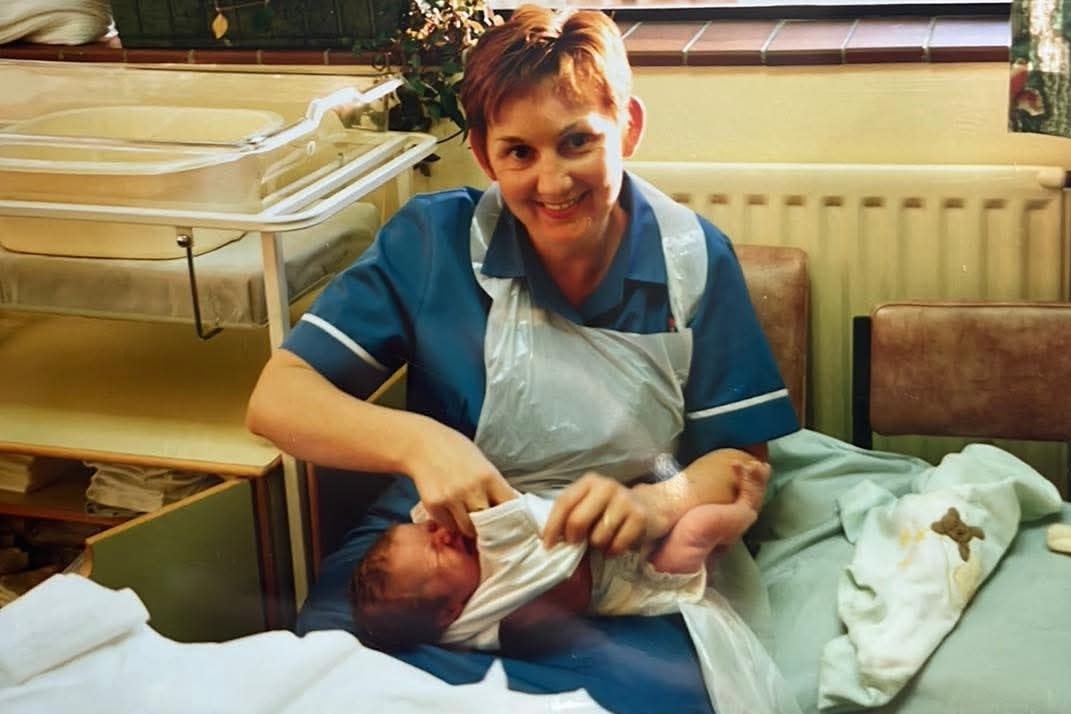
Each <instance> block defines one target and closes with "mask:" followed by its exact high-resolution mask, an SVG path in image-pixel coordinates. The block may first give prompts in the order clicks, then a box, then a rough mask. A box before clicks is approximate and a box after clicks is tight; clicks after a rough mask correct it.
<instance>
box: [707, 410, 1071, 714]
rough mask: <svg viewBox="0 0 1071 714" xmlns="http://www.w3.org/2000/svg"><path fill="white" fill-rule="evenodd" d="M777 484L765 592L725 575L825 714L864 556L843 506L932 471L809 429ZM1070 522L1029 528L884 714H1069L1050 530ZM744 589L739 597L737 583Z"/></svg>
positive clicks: (791, 441) (1062, 574) (1070, 563)
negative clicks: (853, 574) (846, 584)
mask: <svg viewBox="0 0 1071 714" xmlns="http://www.w3.org/2000/svg"><path fill="white" fill-rule="evenodd" d="M770 451H771V463H772V464H773V467H774V477H773V480H772V482H771V487H770V494H769V500H768V502H767V505H766V506H765V508H764V509H763V513H762V517H761V519H760V521H759V523H758V524H757V526H756V529H755V532H756V533H757V534H758V537H759V540H760V542H761V549H760V551H759V555H758V558H757V564H758V569H759V573H760V575H759V577H761V580H762V584H763V585H764V586H765V587H764V588H763V587H760V588H755V587H753V586H752V587H749V586H748V585H746V584H745V585H741V583H742V582H744V583H746V582H747V579H746V578H738V574H739V573H740V572H741V570H742V568H726V569H725V570H724V571H723V573H722V574H721V575H720V577H719V576H716V577H715V580H716V581H718V580H720V581H722V582H720V583H718V582H716V583H715V585H716V587H719V588H722V587H724V588H725V590H726V594H727V596H728V597H730V598H731V599H732V600H733V603H734V605H735V606H736V607H737V609H738V610H739V611H740V612H741V614H742V615H744V616H745V618H747V619H748V620H749V621H750V622H752V623H753V625H754V626H755V629H756V631H757V632H758V633H759V635H760V637H762V638H763V639H764V641H765V642H766V643H767V646H768V648H769V649H770V651H771V654H772V655H773V657H774V660H775V661H776V662H777V664H778V665H779V667H780V668H781V670H782V673H783V674H784V675H785V678H786V679H787V680H788V683H789V686H790V687H791V688H792V690H793V692H794V693H795V695H796V697H797V699H798V700H799V702H800V705H801V706H802V707H803V709H804V711H805V712H816V711H817V710H818V671H819V659H820V657H821V654H822V650H823V648H824V647H825V646H826V644H827V643H828V642H830V641H831V640H833V639H835V638H837V637H839V636H841V635H843V634H844V628H843V626H842V624H841V622H840V619H839V618H838V615H837V588H838V583H839V582H840V579H841V576H842V574H843V573H844V570H845V568H846V567H847V566H848V565H849V563H850V562H851V559H852V556H853V551H854V547H853V545H852V544H851V543H849V542H848V540H847V539H846V538H845V536H844V533H843V530H842V527H841V519H840V516H839V514H838V512H837V505H836V504H837V499H838V498H839V497H840V496H842V495H843V494H844V493H846V492H847V491H849V490H850V489H852V488H853V487H855V486H856V485H858V484H860V483H862V482H864V481H873V482H875V483H878V484H880V485H881V486H882V487H883V488H885V489H887V490H889V491H890V492H892V493H893V494H895V495H898V496H900V495H904V494H907V493H909V492H911V490H912V483H913V481H914V480H915V479H916V478H917V477H918V476H919V475H920V474H921V473H923V472H924V471H926V470H927V469H929V468H930V464H928V463H926V462H924V461H921V460H919V459H915V458H912V457H908V456H903V455H897V454H888V453H882V452H874V451H865V450H862V449H857V448H855V447H853V446H851V445H850V444H846V443H844V442H841V441H838V440H836V439H833V438H831V437H828V436H824V435H822V434H818V433H815V432H810V431H801V432H798V433H796V434H793V435H791V436H788V437H785V438H783V439H779V440H777V441H775V442H773V443H771V450H770ZM1054 522H1064V523H1071V506H1068V505H1067V504H1064V505H1063V508H1062V511H1061V512H1060V513H1059V514H1057V515H1055V516H1050V517H1047V518H1044V519H1041V520H1038V521H1035V522H1032V523H1024V524H1023V525H1022V527H1021V529H1020V532H1019V534H1018V535H1017V536H1016V537H1015V539H1014V540H1013V541H1012V543H1011V546H1010V547H1009V548H1008V550H1007V552H1006V554H1005V556H1004V558H1003V560H1001V562H1000V564H999V565H998V566H997V567H996V569H995V570H994V571H993V573H992V575H990V577H989V578H988V579H987V580H986V582H985V583H984V584H983V585H982V587H981V589H980V590H979V591H978V593H977V594H976V595H975V597H974V599H973V600H972V601H971V602H970V603H969V604H968V606H967V608H966V610H965V611H964V613H963V616H962V618H961V619H960V621H959V623H958V625H957V626H956V627H955V628H954V629H953V630H952V631H951V633H950V634H949V635H948V636H947V637H946V638H945V639H944V641H943V642H942V643H941V644H940V646H939V647H938V648H937V650H936V652H935V653H934V654H933V655H932V656H931V657H930V658H929V660H928V661H927V662H926V664H925V665H923V667H922V670H921V671H920V673H919V674H918V675H917V676H915V677H913V678H912V679H911V680H910V681H909V682H908V683H907V685H906V686H905V687H904V689H903V690H902V691H901V692H900V693H899V694H898V695H897V696H896V697H895V698H894V699H893V700H892V701H891V702H890V703H888V704H887V705H885V706H883V707H880V708H877V709H874V710H873V711H880V712H890V713H891V712H896V713H898V714H943V713H945V712H949V713H951V712H971V714H987V713H989V712H991V713H992V714H1006V713H1007V712H1012V711H1015V712H1027V711H1029V712H1036V713H1038V714H1049V713H1051V714H1063V712H1066V711H1067V710H1068V709H1067V708H1068V702H1071V677H1068V676H1067V675H1068V670H1067V663H1068V662H1069V661H1071V654H1069V647H1071V558H1069V557H1068V556H1066V555H1061V554H1057V553H1052V552H1050V551H1049V550H1048V549H1047V548H1046V546H1045V538H1044V536H1045V533H1044V531H1045V527H1046V526H1047V525H1048V524H1050V523H1054ZM734 579H736V590H737V592H736V593H735V597H734V593H733V592H732V588H731V587H730V585H731V584H732V581H733V580H734Z"/></svg>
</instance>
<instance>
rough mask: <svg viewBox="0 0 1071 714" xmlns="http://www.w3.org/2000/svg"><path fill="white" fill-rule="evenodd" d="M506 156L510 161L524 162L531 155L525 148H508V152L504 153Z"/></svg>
mask: <svg viewBox="0 0 1071 714" xmlns="http://www.w3.org/2000/svg"><path fill="white" fill-rule="evenodd" d="M506 155H507V156H509V157H510V158H511V159H518V160H520V161H524V160H525V159H527V158H528V157H529V156H531V155H532V150H531V149H530V148H529V147H527V146H513V147H510V149H509V151H507V152H506Z"/></svg>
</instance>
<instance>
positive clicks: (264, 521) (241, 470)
mask: <svg viewBox="0 0 1071 714" xmlns="http://www.w3.org/2000/svg"><path fill="white" fill-rule="evenodd" d="M0 335H2V339H0V394H3V398H2V399H0V452H9V453H22V454H32V455H43V456H57V457H62V458H69V459H77V460H91V461H99V462H114V463H127V464H139V465H145V466H163V467H169V468H174V469H179V470H184V471H193V472H202V473H211V474H216V475H218V476H221V477H222V478H223V479H224V481H223V482H222V483H220V484H218V485H216V486H213V487H211V488H209V489H207V490H205V491H202V492H200V493H198V494H196V495H194V496H191V497H189V498H186V499H183V500H181V501H179V502H176V503H173V504H170V505H167V506H164V507H163V508H161V509H159V510H157V511H154V512H152V513H148V514H145V515H143V516H139V517H136V518H132V519H129V520H128V519H122V518H114V517H99V516H95V515H90V514H87V513H86V512H85V509H84V505H83V503H84V494H85V486H86V480H87V477H81V478H78V479H67V480H61V481H58V482H55V483H53V484H51V485H49V486H46V487H44V488H42V489H40V490H37V491H33V492H30V493H28V494H16V493H10V492H0V515H15V516H23V517H28V518H43V519H52V520H59V521H71V522H79V523H88V524H96V525H100V526H102V527H105V530H103V531H101V532H100V533H98V534H97V535H94V536H91V537H90V538H89V539H88V540H87V542H86V549H85V554H84V559H83V561H82V562H81V564H80V566H79V569H80V571H81V572H82V573H83V574H84V575H86V576H88V577H90V578H92V579H93V580H95V581H97V582H100V583H102V584H104V585H108V586H110V587H133V588H134V589H135V590H136V591H137V592H138V594H139V596H140V597H141V598H142V600H143V601H144V602H145V604H146V606H147V608H148V609H149V612H150V614H151V616H152V624H153V626H154V627H155V628H156V629H158V630H159V631H160V632H162V633H163V634H165V635H167V636H169V637H173V638H175V639H179V640H186V641H192V640H213V639H224V638H229V637H235V636H239V635H243V634H249V633H252V632H256V631H260V630H262V629H265V628H268V627H281V626H286V625H287V624H289V619H290V617H291V616H292V605H288V603H289V602H290V601H291V600H292V592H291V590H290V589H289V577H290V571H289V566H288V563H287V560H286V558H280V557H279V554H280V553H283V554H285V553H286V542H285V537H284V536H283V534H284V533H285V528H284V527H282V526H283V525H285V524H284V522H283V520H282V519H283V508H282V494H281V483H280V482H281V475H280V474H281V469H280V454H279V452H278V450H277V449H275V448H274V447H273V446H272V445H271V444H269V443H267V442H266V441H263V440H261V439H258V438H257V437H254V436H253V435H251V434H249V433H248V432H247V431H246V430H245V428H244V425H243V417H244V409H245V402H246V400H247V398H248V395H249V392H250V390H251V389H252V386H253V383H254V381H255V379H256V376H257V373H258V371H259V368H260V366H261V365H262V364H263V362H264V360H265V359H267V355H268V340H267V336H266V334H265V331H264V330H226V331H224V332H222V333H220V334H219V335H217V336H216V338H214V339H213V340H210V341H208V342H203V341H201V340H199V339H198V338H197V336H196V335H195V334H194V333H193V331H192V330H191V329H190V328H189V326H188V325H180V324H159V323H144V322H124V321H114V320H101V319H91V318H85V317H77V316H58V315H36V314H27V313H0Z"/></svg>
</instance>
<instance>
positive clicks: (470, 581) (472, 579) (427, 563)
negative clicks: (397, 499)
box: [390, 521, 480, 625]
mask: <svg viewBox="0 0 1071 714" xmlns="http://www.w3.org/2000/svg"><path fill="white" fill-rule="evenodd" d="M390 562H391V566H390V572H391V587H392V589H393V590H395V591H396V592H398V593H404V594H409V595H420V596H421V597H423V598H426V599H429V600H430V599H438V598H442V599H443V600H444V601H446V602H447V603H448V606H447V608H446V611H445V613H444V616H445V617H446V618H448V621H447V622H446V623H443V624H444V625H445V624H449V622H452V621H453V620H454V619H456V618H457V616H458V615H459V614H460V613H461V609H462V608H463V607H464V605H465V603H466V602H468V599H469V598H470V597H472V593H473V592H475V590H476V586H477V585H479V584H480V562H479V557H478V556H477V554H476V544H475V543H474V542H473V541H472V540H470V539H468V538H466V537H464V536H463V535H461V534H460V533H457V532H455V531H452V530H450V529H448V528H444V527H443V526H440V525H439V524H438V523H436V522H435V521H427V522H425V523H404V524H401V525H398V526H395V527H394V528H393V529H392V536H391V547H390Z"/></svg>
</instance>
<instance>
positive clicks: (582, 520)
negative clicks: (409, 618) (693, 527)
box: [248, 6, 798, 553]
mask: <svg viewBox="0 0 1071 714" xmlns="http://www.w3.org/2000/svg"><path fill="white" fill-rule="evenodd" d="M462 103H463V105H464V110H465V114H466V116H467V118H468V122H469V126H470V141H471V146H472V151H473V154H474V156H475V158H476V161H477V162H478V163H479V165H480V167H481V168H482V169H483V171H484V172H485V173H486V174H487V176H488V177H489V178H490V179H491V181H492V182H493V183H492V184H491V186H490V188H489V189H487V190H486V191H479V190H476V189H473V188H462V189H456V190H448V191H441V192H438V193H433V194H427V195H420V196H417V197H415V198H414V199H412V200H411V201H410V202H409V203H408V204H407V205H405V206H404V207H403V208H401V209H400V210H399V211H398V212H397V214H396V215H395V216H394V217H393V218H391V220H390V221H389V222H388V223H387V224H386V225H385V226H384V227H383V228H382V230H381V231H380V233H379V235H378V237H377V239H376V242H375V244H374V245H373V246H372V247H371V248H370V249H369V250H368V251H367V252H366V253H365V255H364V256H362V257H361V259H360V260H358V261H357V262H356V263H355V264H354V265H353V266H352V267H350V268H349V269H348V270H346V271H345V272H344V273H342V274H340V275H339V276H338V277H337V278H336V279H335V280H334V281H333V282H332V283H331V284H330V285H329V286H328V287H327V288H326V289H325V290H324V292H323V294H322V296H321V297H320V298H319V299H318V300H317V301H316V303H315V304H314V305H313V307H312V309H311V310H310V311H309V312H308V313H307V314H305V315H304V316H303V317H302V318H301V320H300V321H299V322H298V324H297V325H296V326H295V328H294V330H293V331H292V332H291V334H290V335H289V337H288V338H287V340H286V342H285V344H284V345H283V347H282V349H279V350H277V351H276V352H275V353H274V354H273V356H272V357H271V359H270V360H269V362H268V363H267V365H266V366H265V368H264V371H263V373H262V375H261V377H260V380H259V382H258V384H257V386H256V389H255V390H254V393H253V395H252V398H251V401H250V405H249V413H248V424H249V427H250V428H251V429H252V430H253V431H254V432H256V433H258V434H261V435H263V436H265V437H267V438H268V439H270V440H271V441H273V442H274V443H275V444H276V445H277V446H278V447H279V448H281V449H282V450H284V451H287V452H289V453H291V454H293V455H294V456H296V457H297V458H299V459H303V460H306V461H309V462H313V463H316V464H321V465H324V466H329V467H335V468H341V469H346V470H353V471H365V472H382V473H396V474H402V475H403V476H405V477H408V479H410V480H411V483H412V485H413V486H415V490H416V493H417V494H418V495H419V499H420V501H421V502H422V503H423V505H424V507H425V508H426V510H427V511H428V513H429V515H430V517H431V518H433V519H434V520H436V521H438V522H439V523H441V524H443V525H445V526H447V527H449V528H454V529H457V530H460V531H461V532H463V533H465V534H468V535H472V533H473V530H472V524H471V521H470V520H469V517H468V514H469V513H470V512H473V511H478V510H482V509H485V508H487V507H489V506H493V505H496V504H498V503H501V502H503V501H506V500H509V499H510V498H511V496H512V490H511V489H513V488H516V489H518V490H522V491H533V492H537V493H540V494H543V495H549V496H553V495H555V494H558V493H560V492H561V491H562V490H563V489H565V488H566V487H569V486H570V484H573V483H574V482H577V481H578V479H579V478H580V476H582V475H583V474H584V473H585V472H587V471H597V472H599V473H601V474H603V475H607V476H610V477H612V478H613V479H615V480H616V481H607V480H599V481H597V483H598V484H599V486H598V487H590V484H591V483H594V481H592V480H585V481H582V482H580V483H578V485H577V486H575V487H574V488H573V490H572V492H571V493H572V496H571V497H570V498H563V499H560V500H559V504H561V505H560V507H559V512H557V513H556V515H552V517H551V520H550V523H551V524H552V525H551V528H550V530H551V532H549V533H548V534H546V536H547V538H548V540H554V539H556V538H558V537H564V538H566V539H568V540H570V541H574V542H575V541H579V540H585V539H587V540H590V541H591V543H592V544H593V545H595V546H596V547H602V548H606V549H607V550H610V551H611V552H615V553H616V552H620V551H622V550H624V549H626V548H628V547H630V546H632V545H634V544H636V543H637V542H638V540H639V539H640V538H641V537H642V536H643V533H644V530H645V528H646V520H647V514H646V513H645V512H644V511H643V509H642V507H641V506H640V505H639V504H638V503H637V502H636V501H635V500H633V499H632V498H631V497H630V495H629V490H628V489H627V488H626V486H625V485H626V484H628V483H630V482H632V481H634V480H635V479H637V478H639V477H641V476H643V475H644V474H646V473H648V472H649V471H650V470H651V467H652V464H653V463H654V461H655V459H656V458H658V457H659V455H661V454H675V455H677V456H678V458H679V459H680V460H681V461H682V462H683V463H687V462H688V461H690V460H692V459H694V458H695V457H697V456H700V455H702V454H705V453H707V452H709V451H711V450H713V449H717V448H722V447H737V448H742V449H745V450H747V451H749V452H750V453H752V454H754V455H755V456H757V457H759V458H760V459H762V460H765V459H766V442H767V440H769V439H772V438H775V437H778V436H782V435H784V434H787V433H790V432H792V431H795V430H796V429H797V428H798V425H797V421H796V417H795V414H794V412H793V409H792V406H791V403H790V401H789V399H788V393H787V390H786V389H785V387H784V385H783V383H782V381H781V378H780V375H779V373H778V370H777V367H776V365H775V363H774V360H773V357H772V355H771V352H770V349H769V346H768V345H767V342H766V339H765V337H764V335H763V333H762V331H761V329H760V328H759V325H758V322H757V320H756V317H755V313H754V311H753V309H752V306H751V303H750V301H749V298H748V293H747V290H746V287H745V284H744V280H743V277H742V274H741V270H740V266H739V264H738V262H737V260H736V257H735V255H734V253H733V249H732V246H731V245H730V243H729V241H728V239H727V238H726V237H725V236H724V235H723V234H722V233H721V232H719V231H718V229H717V228H715V227H714V226H713V225H711V224H710V223H708V222H706V221H705V220H704V219H702V218H700V217H698V216H697V215H696V214H695V213H693V212H692V211H691V210H689V209H687V208H684V207H682V206H680V205H679V204H677V203H675V202H674V201H672V200H671V199H669V198H668V197H666V196H665V195H664V194H662V193H660V192H659V191H658V190H657V189H656V188H654V187H653V186H651V185H649V184H647V183H646V182H644V181H642V180H641V179H639V178H638V177H636V176H632V175H630V174H629V173H628V172H627V171H626V170H625V167H624V161H625V159H627V158H629V157H630V156H632V155H633V153H634V152H635V150H636V148H637V146H638V145H639V143H640V139H641V136H642V134H643V130H644V117H645V109H644V106H643V104H642V103H641V102H640V100H639V99H637V98H636V97H634V96H632V87H631V70H630V68H629V65H628V61H627V57H626V54H625V49H624V45H623V42H622V40H621V37H620V35H619V33H618V30H617V28H616V26H615V25H614V23H613V22H612V21H611V20H609V19H608V18H607V17H606V16H605V15H604V14H602V13H599V12H572V11H562V12H553V11H551V10H547V9H544V8H537V7H532V6H526V7H522V8H521V9H519V10H517V11H516V12H515V13H514V14H513V15H512V16H511V18H510V20H509V21H508V22H506V23H504V24H502V25H499V26H496V27H493V28H491V29H489V30H488V31H487V32H486V33H485V34H484V35H483V36H482V37H481V39H480V41H479V43H478V45H477V46H476V47H475V48H474V49H473V50H472V52H471V55H470V57H469V58H468V61H467V66H466V74H465V81H464V89H463V92H462ZM668 110H671V109H670V108H667V111H668ZM403 365H408V368H409V371H408V397H407V398H408V405H407V407H408V408H407V410H406V411H398V410H393V409H389V408H385V407H382V406H377V405H374V404H370V403H368V402H366V401H365V399H366V398H367V397H368V396H369V395H370V394H372V393H373V392H374V391H375V390H376V388H377V387H379V386H380V385H381V384H382V383H383V382H384V381H385V380H386V379H387V378H388V377H389V376H390V375H391V374H392V373H393V372H394V371H395V370H397V369H398V368H400V367H401V366H403Z"/></svg>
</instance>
